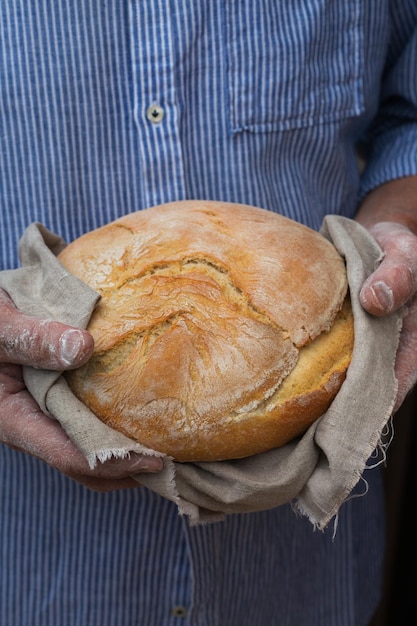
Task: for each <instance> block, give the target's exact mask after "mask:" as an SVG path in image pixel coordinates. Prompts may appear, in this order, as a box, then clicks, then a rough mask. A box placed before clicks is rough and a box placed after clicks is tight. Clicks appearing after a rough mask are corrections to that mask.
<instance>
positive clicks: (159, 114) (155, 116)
mask: <svg viewBox="0 0 417 626" xmlns="http://www.w3.org/2000/svg"><path fill="white" fill-rule="evenodd" d="M164 115H165V111H164V109H163V108H162V107H160V106H159V104H151V106H150V107H148V109H147V110H146V117H147V119H148V120H149V121H150V122H152V124H159V123H160V122H162V120H163V119H164Z"/></svg>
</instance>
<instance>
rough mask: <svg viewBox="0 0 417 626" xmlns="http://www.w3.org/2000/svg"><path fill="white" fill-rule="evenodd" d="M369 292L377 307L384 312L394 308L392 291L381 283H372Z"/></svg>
mask: <svg viewBox="0 0 417 626" xmlns="http://www.w3.org/2000/svg"><path fill="white" fill-rule="evenodd" d="M371 291H372V293H373V295H374V298H375V300H376V302H377V303H379V306H380V308H381V309H382V310H384V311H387V312H388V311H390V310H391V309H392V308H393V306H394V297H393V293H392V289H390V288H389V287H388V285H387V284H386V283H384V282H382V281H378V282H376V283H374V284H373V285H372V287H371Z"/></svg>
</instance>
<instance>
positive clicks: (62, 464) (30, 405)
mask: <svg viewBox="0 0 417 626" xmlns="http://www.w3.org/2000/svg"><path fill="white" fill-rule="evenodd" d="M92 350H93V340H92V337H91V335H90V334H89V333H88V332H86V331H83V330H78V329H73V328H70V327H68V326H66V325H65V324H61V323H59V322H53V321H50V320H39V319H35V318H31V317H29V316H27V315H24V314H23V313H21V312H19V311H17V310H16V308H15V307H14V305H13V303H12V301H11V300H10V298H9V297H8V296H7V294H6V293H5V292H4V291H2V290H0V441H2V442H4V443H6V444H8V445H10V446H12V447H13V448H16V449H18V450H20V451H22V452H26V453H28V454H31V455H33V456H35V457H37V458H39V459H41V460H42V461H44V462H46V463H48V464H49V465H51V466H52V467H54V468H55V469H57V470H59V471H60V472H62V473H64V474H66V475H67V476H69V477H70V478H72V479H74V480H76V481H77V482H79V483H81V484H82V485H84V486H86V487H89V488H90V489H93V490H95V491H111V490H113V489H127V488H132V487H138V483H137V482H136V481H135V480H133V479H132V478H130V476H131V475H132V474H136V473H138V472H146V471H148V472H152V471H159V470H160V469H162V461H161V459H157V458H150V457H145V456H142V455H139V454H131V455H130V457H129V458H126V459H110V460H108V461H106V462H105V463H98V464H97V466H96V467H95V468H94V469H91V468H90V467H89V465H88V463H87V461H86V459H85V458H84V456H83V455H82V454H81V452H80V451H79V450H78V449H77V448H76V446H75V445H74V444H73V443H72V441H71V440H70V439H69V437H68V436H67V435H66V433H65V431H64V430H63V429H62V428H61V426H60V425H59V423H58V422H56V421H55V420H52V419H50V418H49V417H47V416H46V415H45V414H44V413H43V412H42V411H41V410H40V408H39V406H38V404H37V403H36V402H35V400H34V399H33V398H32V396H31V395H30V393H29V392H28V390H27V389H26V387H25V384H24V381H23V376H22V367H21V366H22V365H32V366H34V367H39V368H46V369H52V370H64V369H73V368H75V367H78V366H80V365H82V364H83V363H85V362H86V361H87V360H88V358H89V356H90V355H91V352H92Z"/></svg>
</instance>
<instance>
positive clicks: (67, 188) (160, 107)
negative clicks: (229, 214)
mask: <svg viewBox="0 0 417 626" xmlns="http://www.w3.org/2000/svg"><path fill="white" fill-rule="evenodd" d="M416 25H417V4H416V2H415V0H399V1H397V0H392V2H389V1H388V0H367V1H363V0H350V1H349V2H345V1H344V0H334V1H333V2H322V1H319V0H293V1H292V2H291V3H287V2H280V1H279V0H257V1H256V2H253V0H227V1H221V0H210V1H204V0H195V1H193V2H182V1H181V0H129V1H127V0H125V1H121V0H107V1H106V0H68V1H66V2H57V1H56V0H36V2H33V1H32V0H3V1H2V2H1V3H0V159H1V160H0V269H5V268H11V267H15V266H16V265H17V263H18V260H17V242H18V239H19V237H20V236H21V234H22V232H23V230H24V228H25V227H26V226H27V225H29V224H30V223H31V222H33V221H40V222H42V223H43V224H45V225H46V226H47V227H48V228H50V229H51V230H52V231H54V232H56V233H59V234H60V235H62V236H63V237H64V238H65V239H66V240H68V241H70V240H72V239H73V238H75V237H77V236H78V235H80V234H82V233H83V232H85V231H87V230H90V229H92V228H95V227H97V226H99V225H101V224H104V223H106V222H108V221H110V220H112V219H115V218H117V217H119V216H121V215H123V214H125V213H128V212H131V211H135V210H139V209H142V208H145V207H147V206H151V205H155V204H159V203H161V202H168V201H171V200H179V199H183V198H209V199H218V200H225V201H235V202H243V203H247V204H252V205H257V206H261V207H264V208H267V209H270V210H272V211H278V212H281V213H283V214H286V215H288V216H289V217H292V218H294V219H297V220H299V221H302V222H304V223H306V224H308V225H309V226H311V227H313V228H316V229H318V228H319V227H320V225H321V222H322V219H323V217H324V215H326V214H328V213H338V214H344V215H347V216H349V217H352V216H353V215H354V213H355V210H356V207H357V204H358V201H359V200H360V198H361V197H363V195H364V194H366V193H367V192H368V191H369V190H371V189H372V188H374V187H375V186H377V185H379V184H381V183H383V182H385V181H387V180H390V179H392V178H396V177H399V176H405V175H411V174H417V80H416V79H417V76H416V69H415V68H416V64H415V59H416V58H417V26H416ZM358 145H360V146H361V149H363V150H365V151H366V157H367V167H366V169H365V172H364V173H363V175H362V176H361V175H360V174H359V172H358V167H357V149H358ZM0 467H1V474H0V536H1V537H2V540H1V546H0V624H1V625H4V626H9V625H10V626H52V625H53V626H57V625H58V626H80V625H82V626H84V625H85V626H176V625H178V624H188V625H189V626H275V625H277V626H278V625H279V626H362V625H365V624H366V623H367V622H368V620H369V618H370V616H371V615H372V612H373V610H374V608H375V606H376V603H377V601H378V596H379V592H380V582H381V566H382V553H383V541H384V522H383V508H382V507H383V503H382V488H381V480H380V474H379V472H378V471H377V470H375V469H374V470H369V471H367V472H366V475H365V478H366V480H367V482H368V484H369V489H368V493H367V495H366V497H361V498H352V499H351V500H350V501H348V502H347V503H346V504H345V505H344V506H343V507H342V509H341V511H340V516H339V520H338V528H337V533H336V536H335V538H334V539H333V536H332V535H333V528H329V529H327V530H326V531H325V532H323V533H321V532H314V531H313V528H312V526H311V524H310V523H309V522H308V521H307V520H305V519H302V518H299V517H297V516H296V514H295V513H294V512H293V511H292V509H291V507H290V506H282V507H279V508H277V509H274V510H271V511H266V512H260V513H254V514H247V515H232V516H228V517H227V518H226V520H225V521H224V522H221V523H215V524H210V525H206V526H202V527H190V526H189V524H188V522H187V521H186V520H185V519H182V518H181V517H179V516H178V514H177V510H176V508H175V506H174V505H173V504H172V503H170V502H168V501H166V500H164V499H163V498H161V497H159V496H157V495H156V494H153V493H152V492H150V491H147V490H146V489H143V488H138V489H135V490H129V491H121V492H112V493H107V494H98V493H93V492H90V491H88V490H86V489H85V488H84V487H82V486H80V485H78V484H77V483H75V482H72V481H71V480H69V479H67V478H66V477H64V476H62V475H60V474H58V473H57V472H56V471H55V470H53V469H51V468H49V467H48V466H46V465H45V464H43V463H41V462H40V461H38V460H37V459H34V458H32V457H30V456H26V455H24V454H21V453H19V452H17V451H15V450H12V449H10V448H7V447H6V446H2V447H1V448H0ZM360 489H362V490H364V484H361V485H360Z"/></svg>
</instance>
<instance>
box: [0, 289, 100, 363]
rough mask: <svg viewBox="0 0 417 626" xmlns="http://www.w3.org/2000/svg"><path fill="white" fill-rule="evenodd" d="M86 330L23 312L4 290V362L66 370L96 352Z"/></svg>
mask: <svg viewBox="0 0 417 626" xmlns="http://www.w3.org/2000/svg"><path fill="white" fill-rule="evenodd" d="M93 347H94V342H93V338H92V336H91V335H90V333H88V332H87V331H85V330H81V329H78V328H73V327H72V326H68V325H67V324H62V323H61V322H56V321H53V320H49V319H39V318H35V317H31V316H30V315H26V314H25V313H22V312H21V311H19V310H18V309H16V307H15V306H14V304H13V302H12V300H11V299H10V298H9V296H8V295H7V294H6V293H5V292H4V291H2V290H0V361H2V362H3V363H16V364H19V365H31V366H32V367H37V368H43V369H51V370H65V369H74V368H76V367H79V366H80V365H82V364H83V363H85V362H86V361H87V360H88V359H89V357H90V356H91V353H92V351H93Z"/></svg>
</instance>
